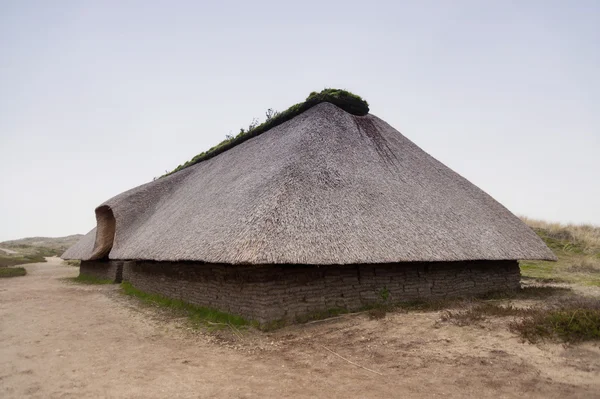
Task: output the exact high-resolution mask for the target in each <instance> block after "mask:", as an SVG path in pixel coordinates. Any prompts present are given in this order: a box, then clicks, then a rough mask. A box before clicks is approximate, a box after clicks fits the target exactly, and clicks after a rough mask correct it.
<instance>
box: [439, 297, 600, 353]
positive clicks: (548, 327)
mask: <svg viewBox="0 0 600 399" xmlns="http://www.w3.org/2000/svg"><path fill="white" fill-rule="evenodd" d="M498 317H512V318H513V320H512V321H511V322H510V324H509V326H510V330H511V331H513V332H515V333H517V334H519V335H520V336H521V337H522V338H523V339H525V340H527V341H529V342H532V343H535V342H538V341H540V340H554V341H564V342H570V343H573V342H580V341H590V340H600V300H598V299H595V298H581V297H574V298H569V299H566V300H565V299H562V300H561V301H557V302H555V303H550V304H541V305H539V306H529V307H516V306H513V305H510V304H497V303H478V304H475V305H473V306H468V307H466V308H465V309H460V310H446V311H444V312H443V313H442V317H441V321H443V322H450V323H453V324H455V325H458V326H466V325H471V324H476V323H480V322H483V321H485V320H487V319H491V318H498Z"/></svg>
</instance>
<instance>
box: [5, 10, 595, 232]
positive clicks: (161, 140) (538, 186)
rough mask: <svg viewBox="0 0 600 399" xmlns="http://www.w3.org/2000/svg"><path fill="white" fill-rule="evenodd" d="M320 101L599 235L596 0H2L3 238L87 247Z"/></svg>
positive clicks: (539, 211) (537, 210)
mask: <svg viewBox="0 0 600 399" xmlns="http://www.w3.org/2000/svg"><path fill="white" fill-rule="evenodd" d="M286 3H289V5H288V4H286ZM324 87H339V88H346V89H349V90H351V91H353V92H355V93H357V94H360V95H361V96H363V97H364V98H366V99H367V100H368V101H369V103H370V105H371V113H373V114H375V115H377V116H379V117H381V118H383V119H384V120H386V121H387V122H388V123H390V124H391V125H392V126H394V127H395V128H396V129H398V130H400V131H401V132H402V133H403V134H404V135H406V136H407V137H408V138H409V139H411V140H412V141H414V142H415V143H416V144H417V145H419V146H421V147H422V148H423V149H424V150H425V151H427V152H429V153H430V154H431V155H433V156H434V157H436V158H437V159H439V160H440V161H442V162H443V163H445V164H446V165H448V166H449V167H451V168H452V169H454V170H455V171H457V172H458V173H460V174H461V175H463V176H465V177H466V178H467V179H469V180H470V181H471V182H473V183H475V184H476V185H478V186H479V187H480V188H482V189H483V190H484V191H486V192H487V193H489V194H490V195H492V196H493V197H494V198H496V199H497V200H498V201H500V202H501V203H502V204H504V205H505V206H506V207H508V208H509V209H510V210H511V211H512V212H514V213H516V214H519V215H527V216H531V217H536V218H542V219H547V220H551V221H563V222H578V223H581V222H589V223H595V224H600V111H599V110H600V2H598V1H504V0H503V1H495V2H493V1H484V0H481V1H443V0H439V1H430V2H425V1H414V2H402V1H389V2H377V1H364V0H363V1H360V2H358V1H357V2H353V1H348V0H346V1H339V2H333V1H323V0H320V1H302V2H297V1H296V2H284V1H281V0H279V1H251V2H247V1H235V2H234V1H220V2H219V1H213V2H200V1H189V2H185V1H164V2H162V1H126V2H122V1H114V2H111V1H53V2H50V1H39V2H32V1H23V0H15V1H6V0H0V179H1V180H0V187H1V190H2V193H1V196H0V241H2V240H6V239H13V238H20V237H24V236H34V235H44V236H62V235H68V234H73V233H85V232H87V231H88V230H90V229H91V228H92V227H93V226H94V225H95V218H94V208H95V207H96V206H97V205H99V204H100V203H102V202H104V201H105V200H107V199H108V198H110V197H112V196H114V195H116V194H118V193H120V192H122V191H124V190H127V189H129V188H132V187H134V186H137V185H139V184H142V183H145V182H148V181H150V180H152V178H153V177H154V176H159V175H161V174H163V173H164V172H165V170H167V169H168V170H170V169H172V168H174V167H175V166H177V165H178V164H180V163H182V162H184V161H186V160H188V159H190V158H192V157H193V156H194V155H196V154H197V153H199V152H202V151H204V150H206V149H208V148H209V147H211V146H213V145H214V144H216V143H218V142H220V141H221V140H223V139H224V137H225V135H226V134H228V133H230V132H233V133H237V131H239V128H240V127H242V126H247V125H248V123H249V122H250V121H251V120H252V118H253V117H258V118H263V117H264V111H265V110H266V109H267V108H275V109H278V110H283V109H285V108H287V107H288V106H290V105H291V104H294V103H296V102H300V101H302V100H303V99H304V98H305V97H306V96H307V95H308V93H309V92H311V91H313V90H321V89H322V88H324Z"/></svg>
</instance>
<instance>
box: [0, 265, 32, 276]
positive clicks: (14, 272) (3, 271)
mask: <svg viewBox="0 0 600 399" xmlns="http://www.w3.org/2000/svg"><path fill="white" fill-rule="evenodd" d="M26 274H27V270H25V268H24V267H0V278H5V277H19V276H24V275H26Z"/></svg>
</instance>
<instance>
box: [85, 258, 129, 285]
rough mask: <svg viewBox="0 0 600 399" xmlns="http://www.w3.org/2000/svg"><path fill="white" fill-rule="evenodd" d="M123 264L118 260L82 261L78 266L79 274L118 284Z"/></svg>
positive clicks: (121, 276)
mask: <svg viewBox="0 0 600 399" xmlns="http://www.w3.org/2000/svg"><path fill="white" fill-rule="evenodd" d="M123 263H124V262H123V261H118V260H84V261H81V266H79V274H80V275H87V276H92V277H95V278H98V279H101V280H112V281H114V282H115V283H120V282H121V281H122V280H123Z"/></svg>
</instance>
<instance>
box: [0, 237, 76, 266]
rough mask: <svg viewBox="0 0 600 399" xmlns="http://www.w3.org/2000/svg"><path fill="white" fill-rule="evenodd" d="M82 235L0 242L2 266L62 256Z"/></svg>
mask: <svg viewBox="0 0 600 399" xmlns="http://www.w3.org/2000/svg"><path fill="white" fill-rule="evenodd" d="M81 237H82V236H81V235H72V236H67V237H58V238H48V237H31V238H23V239H20V240H14V241H5V242H1V243H0V268H2V267H9V266H16V265H23V264H26V263H40V262H45V261H46V259H45V258H46V257H52V256H60V255H61V254H62V253H63V252H64V251H66V249H67V248H68V247H70V246H71V245H73V244H75V243H76V242H77V241H78V240H79V239H80V238H81Z"/></svg>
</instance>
